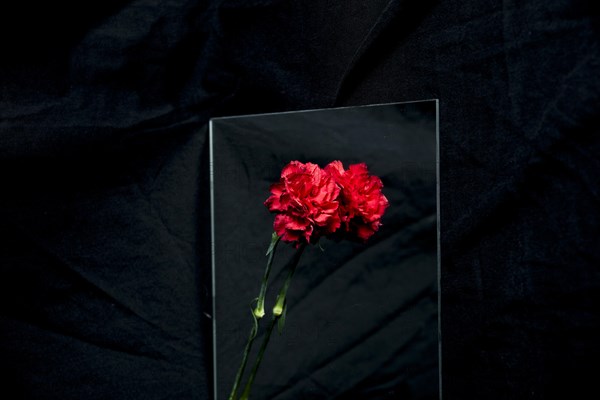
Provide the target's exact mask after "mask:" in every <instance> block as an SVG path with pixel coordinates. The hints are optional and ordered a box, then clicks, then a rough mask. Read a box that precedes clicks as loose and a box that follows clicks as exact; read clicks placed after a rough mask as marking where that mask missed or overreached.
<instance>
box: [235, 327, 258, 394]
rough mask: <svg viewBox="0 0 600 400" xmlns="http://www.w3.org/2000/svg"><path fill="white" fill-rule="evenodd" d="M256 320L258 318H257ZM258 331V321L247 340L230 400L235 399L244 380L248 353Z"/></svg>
mask: <svg viewBox="0 0 600 400" xmlns="http://www.w3.org/2000/svg"><path fill="white" fill-rule="evenodd" d="M255 321H256V320H255ZM256 332H258V321H256V322H255V323H254V325H253V326H252V329H251V330H250V335H249V336H248V341H247V342H246V347H245V348H244V356H243V358H242V363H241V364H240V367H239V369H238V371H237V374H236V375H235V382H234V384H233V388H232V389H231V394H230V395H229V400H235V399H236V396H237V390H238V387H239V386H240V382H241V380H242V376H243V375H244V370H245V369H246V363H247V362H248V354H250V349H251V348H252V343H254V339H255V338H256Z"/></svg>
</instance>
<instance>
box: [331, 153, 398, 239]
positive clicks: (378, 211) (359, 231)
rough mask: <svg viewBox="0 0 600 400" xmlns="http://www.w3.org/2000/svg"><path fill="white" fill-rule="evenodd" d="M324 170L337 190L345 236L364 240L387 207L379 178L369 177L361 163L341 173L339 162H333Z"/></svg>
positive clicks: (376, 228) (374, 230) (379, 221)
mask: <svg viewBox="0 0 600 400" xmlns="http://www.w3.org/2000/svg"><path fill="white" fill-rule="evenodd" d="M325 171H326V172H327V173H329V174H331V176H333V177H334V179H335V181H336V183H337V184H338V185H339V186H340V188H341V192H340V198H339V202H340V207H339V208H338V211H339V214H340V219H341V221H342V223H343V224H344V229H345V230H346V233H349V234H350V235H352V236H354V235H356V236H357V237H359V238H360V239H362V240H367V239H368V238H370V237H371V236H372V235H373V234H374V233H375V232H377V230H378V229H379V226H380V225H381V217H382V216H383V213H384V212H385V209H386V208H387V207H388V205H389V202H388V200H387V198H386V197H385V196H384V195H383V193H381V188H382V187H383V184H382V183H381V179H379V178H378V177H377V176H373V175H369V171H368V169H367V166H366V164H365V163H360V164H353V165H350V166H349V167H348V169H347V170H344V166H343V165H342V163H341V162H340V161H333V162H331V163H330V164H329V165H327V166H326V167H325Z"/></svg>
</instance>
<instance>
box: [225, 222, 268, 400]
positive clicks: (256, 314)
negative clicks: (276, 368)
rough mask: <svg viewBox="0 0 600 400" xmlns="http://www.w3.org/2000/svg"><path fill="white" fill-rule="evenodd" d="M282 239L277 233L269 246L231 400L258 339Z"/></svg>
mask: <svg viewBox="0 0 600 400" xmlns="http://www.w3.org/2000/svg"><path fill="white" fill-rule="evenodd" d="M279 239H280V237H279V236H277V234H276V233H275V232H273V234H272V235H271V243H270V244H269V249H268V250H267V255H268V256H269V258H268V259H267V266H266V268H265V273H264V275H263V280H262V285H261V287H260V293H259V295H258V301H257V304H256V308H255V309H254V310H253V311H252V317H253V318H254V325H253V326H252V329H251V330H250V335H249V336H248V340H247V342H246V347H245V348H244V354H243V357H242V362H241V364H240V367H239V368H238V371H237V373H236V375H235V382H234V383H233V388H232V389H231V394H230V395H229V400H236V398H237V390H238V387H239V386H240V382H241V380H242V376H243V375H244V370H245V369H246V364H247V363H248V355H249V354H250V350H251V349H252V344H253V343H254V338H256V333H257V332H258V321H259V320H260V319H261V318H262V317H263V316H264V315H265V311H264V309H265V294H266V292H267V283H268V281H269V274H270V271H271V265H272V264H273V257H274V256H275V249H276V248H277V244H278V243H279Z"/></svg>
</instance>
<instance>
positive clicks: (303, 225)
mask: <svg viewBox="0 0 600 400" xmlns="http://www.w3.org/2000/svg"><path fill="white" fill-rule="evenodd" d="M382 187H383V184H382V183H381V179H379V178H378V177H376V176H371V175H369V172H368V170H367V166H366V165H365V164H364V163H361V164H354V165H350V167H348V170H344V166H343V165H342V163H341V162H340V161H333V162H332V163H330V164H329V165H327V167H325V169H321V168H320V167H319V166H318V165H316V164H313V163H306V164H303V163H301V162H300V161H292V162H290V163H289V164H288V165H286V166H285V167H284V168H283V170H282V171H281V177H280V179H279V182H277V183H274V184H272V185H271V188H270V190H271V195H270V196H269V198H268V199H267V200H266V201H265V203H264V204H265V206H267V208H268V209H269V211H271V212H274V213H276V214H277V215H276V216H275V222H274V223H273V228H274V230H275V232H274V233H273V235H272V236H271V244H270V246H269V249H268V250H267V257H268V260H267V266H266V268H265V273H264V275H263V280H262V284H261V288H260V293H259V295H258V297H257V298H256V307H255V308H254V310H252V316H253V318H254V324H253V326H252V329H251V330H250V335H249V337H248V341H247V342H246V348H245V349H244V353H243V358H242V363H241V364H240V367H239V369H238V372H237V374H236V377H235V382H234V384H233V387H232V389H231V394H230V395H229V400H238V397H237V391H238V388H239V385H240V383H241V380H242V377H243V375H244V370H245V368H246V363H247V361H248V355H249V354H250V349H251V347H252V344H253V343H254V339H255V338H256V336H257V333H258V329H259V322H260V320H261V319H262V317H264V315H265V307H264V306H265V295H266V293H267V286H268V281H269V274H270V271H271V265H272V263H273V257H274V255H275V250H276V248H277V244H278V243H279V241H280V240H283V241H285V242H289V243H294V245H295V246H296V248H297V250H296V253H295V255H294V257H293V258H292V259H291V260H290V261H289V262H288V264H287V267H286V268H287V277H286V279H285V281H284V283H283V286H282V287H281V290H280V291H279V294H278V295H277V299H276V301H275V305H274V306H273V309H272V318H271V322H270V324H269V326H268V327H267V329H266V330H265V332H264V335H263V341H262V344H261V347H260V349H259V351H258V355H257V357H256V360H255V362H254V366H253V368H252V371H251V372H250V376H249V377H248V381H247V383H246V385H245V387H244V391H243V393H242V395H241V397H240V398H239V400H249V397H250V391H251V389H252V385H253V383H254V379H255V377H256V372H257V371H258V367H259V366H260V364H261V361H262V358H263V355H264V352H265V349H266V347H267V345H268V343H269V338H270V337H271V332H272V331H273V329H274V327H275V325H276V324H277V326H278V328H279V331H280V333H281V329H283V325H284V322H285V314H286V309H287V304H286V297H287V292H288V288H289V286H290V283H291V280H292V277H293V275H294V271H295V269H296V266H297V265H298V261H299V260H300V257H301V255H302V252H303V251H304V249H305V248H306V247H307V245H308V244H309V243H310V244H315V243H317V242H318V240H319V239H320V238H321V237H322V236H326V237H328V236H333V235H335V236H336V237H337V236H340V237H343V238H349V239H354V238H359V239H362V240H363V241H366V240H367V239H368V238H369V237H371V235H373V234H374V233H375V232H376V231H377V230H378V229H379V226H380V225H381V217H382V216H383V213H384V211H385V209H386V208H387V207H388V200H387V199H386V198H385V196H384V195H383V194H382V193H381V188H382Z"/></svg>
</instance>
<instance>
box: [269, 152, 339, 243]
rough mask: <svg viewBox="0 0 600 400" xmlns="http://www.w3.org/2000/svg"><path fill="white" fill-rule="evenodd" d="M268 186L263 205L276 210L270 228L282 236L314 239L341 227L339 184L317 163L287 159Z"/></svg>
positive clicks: (298, 240)
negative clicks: (272, 182)
mask: <svg viewBox="0 0 600 400" xmlns="http://www.w3.org/2000/svg"><path fill="white" fill-rule="evenodd" d="M270 190H271V196H270V197H269V198H268V199H267V200H266V201H265V206H267V208H268V209H269V211H272V212H276V213H277V215H276V216H275V222H274V223H273V228H274V229H275V232H276V233H277V235H279V236H281V238H282V240H284V241H286V242H295V243H296V244H297V245H299V244H300V242H303V243H315V242H316V241H317V240H318V239H319V238H320V237H321V236H326V235H328V234H331V233H333V232H335V231H336V230H337V229H338V228H339V227H340V215H339V213H338V207H339V202H338V196H339V193H340V187H339V186H338V185H337V184H336V182H335V180H334V179H333V178H332V176H331V175H330V174H328V173H326V172H325V171H324V170H323V169H321V168H320V167H319V166H318V165H316V164H313V163H306V164H303V163H301V162H299V161H292V162H290V163H289V164H288V165H286V166H285V167H284V168H283V170H282V171H281V178H280V180H279V182H278V183H274V184H273V185H271V188H270Z"/></svg>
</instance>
